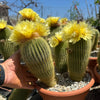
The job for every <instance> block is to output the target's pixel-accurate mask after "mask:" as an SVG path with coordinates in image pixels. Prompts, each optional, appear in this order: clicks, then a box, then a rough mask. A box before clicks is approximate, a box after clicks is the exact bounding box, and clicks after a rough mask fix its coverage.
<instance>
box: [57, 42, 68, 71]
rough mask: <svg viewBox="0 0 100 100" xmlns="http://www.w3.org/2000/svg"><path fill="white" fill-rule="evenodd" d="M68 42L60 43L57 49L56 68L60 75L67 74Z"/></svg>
mask: <svg viewBox="0 0 100 100" xmlns="http://www.w3.org/2000/svg"><path fill="white" fill-rule="evenodd" d="M66 48H68V41H65V42H60V43H59V45H58V46H56V47H55V68H56V71H57V72H58V73H63V72H67V51H66Z"/></svg>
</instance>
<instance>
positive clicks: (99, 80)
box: [92, 64, 100, 83]
mask: <svg viewBox="0 0 100 100" xmlns="http://www.w3.org/2000/svg"><path fill="white" fill-rule="evenodd" d="M97 68H98V64H96V66H95V67H94V69H93V70H92V73H93V76H94V79H95V82H97V83H100V74H99V73H98V71H97Z"/></svg>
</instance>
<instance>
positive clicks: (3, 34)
mask: <svg viewBox="0 0 100 100" xmlns="http://www.w3.org/2000/svg"><path fill="white" fill-rule="evenodd" d="M10 35H11V30H10V29H9V28H5V29H3V30H0V40H1V39H8V38H9V36H10Z"/></svg>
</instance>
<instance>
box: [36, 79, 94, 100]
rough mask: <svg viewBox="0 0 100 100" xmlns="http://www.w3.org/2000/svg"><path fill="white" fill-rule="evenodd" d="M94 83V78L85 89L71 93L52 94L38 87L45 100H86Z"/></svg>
mask: <svg viewBox="0 0 100 100" xmlns="http://www.w3.org/2000/svg"><path fill="white" fill-rule="evenodd" d="M94 82H95V81H94V78H93V77H92V78H91V80H90V82H89V84H87V85H86V86H85V87H83V88H81V89H78V90H75V91H71V92H52V91H49V90H46V89H43V88H41V87H39V86H37V89H38V91H39V94H40V95H41V96H42V98H43V100H85V97H86V95H87V94H88V92H89V89H90V88H91V87H92V86H93V84H94Z"/></svg>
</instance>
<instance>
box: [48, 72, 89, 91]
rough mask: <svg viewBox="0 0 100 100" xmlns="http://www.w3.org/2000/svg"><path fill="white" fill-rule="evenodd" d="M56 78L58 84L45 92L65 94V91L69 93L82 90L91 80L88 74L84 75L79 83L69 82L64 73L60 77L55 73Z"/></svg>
mask: <svg viewBox="0 0 100 100" xmlns="http://www.w3.org/2000/svg"><path fill="white" fill-rule="evenodd" d="M56 77H57V79H58V83H57V84H56V85H55V86H54V87H50V88H48V89H47V90H49V91H55V92H65V91H66V92H69V91H73V90H77V89H80V88H83V87H84V86H86V85H87V84H88V83H89V82H90V80H91V76H90V75H89V74H88V73H86V75H85V77H84V78H83V80H82V81H80V82H77V81H73V80H71V79H70V78H69V77H68V74H67V73H64V74H62V75H61V74H59V73H57V75H56Z"/></svg>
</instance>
